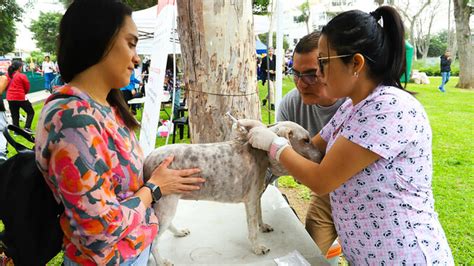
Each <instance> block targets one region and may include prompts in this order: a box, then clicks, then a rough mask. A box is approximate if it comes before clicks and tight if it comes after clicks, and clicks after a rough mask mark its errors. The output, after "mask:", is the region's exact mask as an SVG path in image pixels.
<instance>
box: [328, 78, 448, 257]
mask: <svg viewBox="0 0 474 266" xmlns="http://www.w3.org/2000/svg"><path fill="white" fill-rule="evenodd" d="M320 134H321V137H322V138H323V139H324V140H325V141H326V142H327V143H328V144H327V149H326V151H329V150H330V149H331V147H332V145H333V144H334V142H335V141H336V139H337V138H338V137H343V138H346V139H348V140H350V141H351V142H353V143H355V144H357V145H359V146H361V147H364V148H366V149H368V150H370V151H372V152H375V153H376V154H378V155H379V156H380V159H379V160H377V161H375V162H374V163H372V164H371V165H369V166H368V167H367V168H365V169H363V170H362V171H360V172H359V173H357V174H356V175H354V176H353V177H351V178H350V179H349V180H347V181H346V182H345V183H344V184H342V185H341V186H340V187H338V188H337V189H336V190H335V191H333V192H331V193H330V198H331V207H332V215H333V218H334V223H335V226H336V230H337V233H338V235H339V238H340V242H341V245H342V248H343V252H344V255H345V257H346V258H347V260H348V261H349V263H350V264H354V265H438V264H440V265H454V262H453V258H452V254H451V250H450V248H449V245H448V242H447V240H446V236H445V234H444V231H443V228H442V227H441V224H440V223H439V221H438V215H437V213H436V212H435V210H434V199H433V194H432V188H431V179H432V172H433V171H432V153H431V127H430V124H429V121H428V117H427V115H426V113H425V110H424V109H423V107H422V105H421V104H420V103H419V102H418V101H417V100H416V99H415V98H414V97H413V96H411V95H410V94H409V93H407V92H405V91H403V90H401V89H398V88H395V87H388V86H378V87H377V88H376V89H375V90H374V91H373V92H372V93H371V94H370V95H369V96H368V97H367V98H366V99H364V100H362V101H361V102H359V103H358V104H356V105H353V104H352V101H351V100H350V99H349V100H348V101H346V102H345V103H344V104H343V105H341V107H340V108H339V110H338V111H337V113H336V114H335V115H334V117H333V118H332V119H331V121H330V122H329V123H328V124H327V125H326V126H325V127H324V128H323V129H322V130H321V132H320ZM341 159H343V158H341Z"/></svg>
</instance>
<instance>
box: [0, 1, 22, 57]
mask: <svg viewBox="0 0 474 266" xmlns="http://www.w3.org/2000/svg"><path fill="white" fill-rule="evenodd" d="M22 14H23V9H22V8H21V7H19V6H18V4H17V3H16V1H15V0H0V55H3V54H6V53H9V52H11V51H13V50H14V49H15V42H16V27H15V22H19V21H21V15H22Z"/></svg>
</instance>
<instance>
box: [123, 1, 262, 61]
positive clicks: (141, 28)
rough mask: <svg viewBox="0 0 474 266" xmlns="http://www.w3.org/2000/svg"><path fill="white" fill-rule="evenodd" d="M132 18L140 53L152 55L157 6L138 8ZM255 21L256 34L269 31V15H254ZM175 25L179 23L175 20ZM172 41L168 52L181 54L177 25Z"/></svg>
mask: <svg viewBox="0 0 474 266" xmlns="http://www.w3.org/2000/svg"><path fill="white" fill-rule="evenodd" d="M132 19H133V21H134V22H135V24H136V25H137V28H138V35H139V38H138V39H139V41H138V44H137V52H138V54H140V55H150V54H152V51H153V36H154V34H155V31H156V30H159V29H158V28H157V24H156V22H157V6H152V7H150V8H147V9H142V10H138V11H135V12H133V13H132ZM253 21H254V34H255V35H257V34H262V33H266V32H268V29H269V27H270V21H269V18H268V16H258V15H254V16H253ZM174 25H177V23H176V22H175V24H174ZM170 42H175V43H176V45H175V49H176V51H175V52H174V49H173V45H170V47H171V51H169V52H168V54H173V53H176V54H180V53H181V47H180V45H179V38H178V34H177V31H176V27H175V28H174V29H173V34H172V35H171V38H170Z"/></svg>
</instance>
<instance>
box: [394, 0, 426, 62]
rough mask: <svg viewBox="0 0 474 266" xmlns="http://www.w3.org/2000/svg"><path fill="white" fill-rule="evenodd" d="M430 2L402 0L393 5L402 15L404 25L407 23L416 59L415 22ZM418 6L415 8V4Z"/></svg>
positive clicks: (424, 0)
mask: <svg viewBox="0 0 474 266" xmlns="http://www.w3.org/2000/svg"><path fill="white" fill-rule="evenodd" d="M430 4H431V0H422V1H417V2H416V3H414V2H413V1H409V0H402V1H398V4H397V5H396V6H395V8H396V9H397V10H398V11H399V12H400V14H401V15H402V17H403V18H404V20H405V22H408V23H405V25H408V26H409V27H408V33H409V35H410V43H411V44H412V45H413V53H414V55H415V56H414V59H415V60H416V59H417V51H418V49H417V43H416V38H415V34H416V33H415V26H416V23H417V21H418V19H419V17H420V15H421V14H422V13H423V10H425V8H427V7H428V6H429V5H430ZM416 5H417V6H418V8H417V6H416Z"/></svg>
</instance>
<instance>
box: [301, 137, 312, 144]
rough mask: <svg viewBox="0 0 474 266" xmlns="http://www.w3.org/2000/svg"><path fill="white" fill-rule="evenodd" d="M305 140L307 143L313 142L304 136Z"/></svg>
mask: <svg viewBox="0 0 474 266" xmlns="http://www.w3.org/2000/svg"><path fill="white" fill-rule="evenodd" d="M303 141H304V143H305V144H309V143H310V142H311V139H309V138H304V139H303Z"/></svg>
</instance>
